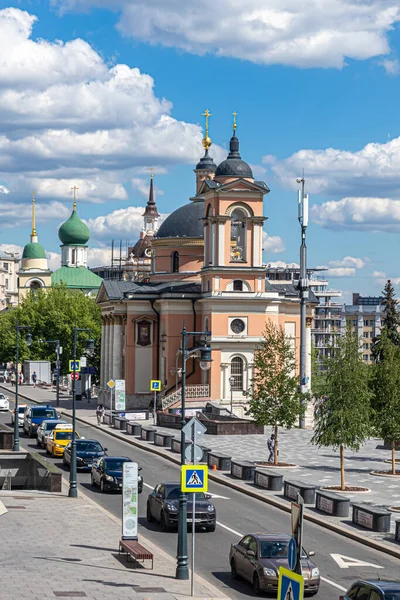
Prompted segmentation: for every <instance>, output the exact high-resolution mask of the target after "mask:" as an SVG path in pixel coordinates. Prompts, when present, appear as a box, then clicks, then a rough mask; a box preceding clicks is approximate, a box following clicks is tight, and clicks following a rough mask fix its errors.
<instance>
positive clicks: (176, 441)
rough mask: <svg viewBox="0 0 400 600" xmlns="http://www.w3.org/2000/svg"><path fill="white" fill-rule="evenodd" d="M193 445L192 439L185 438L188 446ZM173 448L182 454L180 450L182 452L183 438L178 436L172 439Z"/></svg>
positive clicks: (173, 450)
mask: <svg viewBox="0 0 400 600" xmlns="http://www.w3.org/2000/svg"><path fill="white" fill-rule="evenodd" d="M191 445H192V442H191V441H190V440H185V446H186V448H187V447H188V446H191ZM171 450H172V452H176V453H177V454H180V452H181V438H177V437H175V438H172V441H171Z"/></svg>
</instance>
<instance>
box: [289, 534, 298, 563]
mask: <svg viewBox="0 0 400 600" xmlns="http://www.w3.org/2000/svg"><path fill="white" fill-rule="evenodd" d="M296 561H297V544H296V540H295V539H294V538H290V540H289V545H288V563H289V569H291V570H292V571H293V570H294V568H295V566H296Z"/></svg>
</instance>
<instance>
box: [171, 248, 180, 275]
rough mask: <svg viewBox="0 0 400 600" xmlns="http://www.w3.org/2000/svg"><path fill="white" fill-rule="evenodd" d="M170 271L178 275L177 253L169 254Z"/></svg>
mask: <svg viewBox="0 0 400 600" xmlns="http://www.w3.org/2000/svg"><path fill="white" fill-rule="evenodd" d="M171 271H172V273H179V252H176V251H175V252H173V253H172V254H171Z"/></svg>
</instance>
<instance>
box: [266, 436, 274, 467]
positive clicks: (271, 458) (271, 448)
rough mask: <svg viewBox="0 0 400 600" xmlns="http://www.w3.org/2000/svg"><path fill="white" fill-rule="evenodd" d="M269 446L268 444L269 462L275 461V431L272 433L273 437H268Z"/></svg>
mask: <svg viewBox="0 0 400 600" xmlns="http://www.w3.org/2000/svg"><path fill="white" fill-rule="evenodd" d="M267 446H268V450H269V457H268V462H270V463H272V462H274V451H275V434H274V433H271V437H269V438H268V442H267Z"/></svg>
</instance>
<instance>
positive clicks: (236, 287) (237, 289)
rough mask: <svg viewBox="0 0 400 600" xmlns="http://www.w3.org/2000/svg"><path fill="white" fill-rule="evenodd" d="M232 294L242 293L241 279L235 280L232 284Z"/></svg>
mask: <svg viewBox="0 0 400 600" xmlns="http://www.w3.org/2000/svg"><path fill="white" fill-rule="evenodd" d="M233 291H234V292H243V281H242V280H241V279H235V281H234V282H233Z"/></svg>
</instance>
